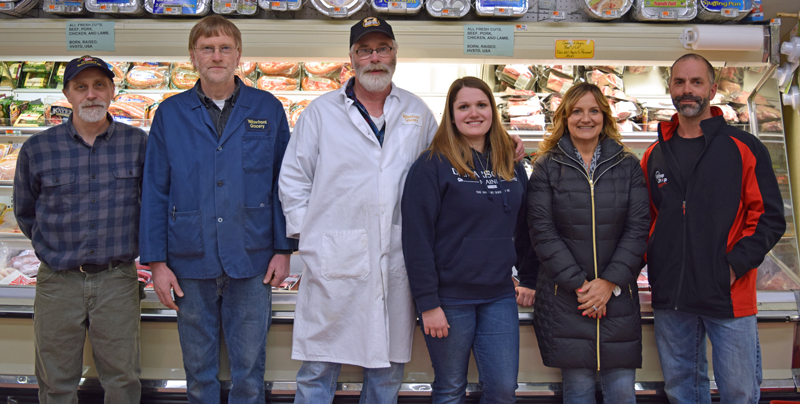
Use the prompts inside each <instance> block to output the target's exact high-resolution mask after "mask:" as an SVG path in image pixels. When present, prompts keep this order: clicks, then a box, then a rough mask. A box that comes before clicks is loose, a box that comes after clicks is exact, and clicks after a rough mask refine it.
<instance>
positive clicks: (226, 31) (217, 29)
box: [189, 14, 242, 52]
mask: <svg viewBox="0 0 800 404" xmlns="http://www.w3.org/2000/svg"><path fill="white" fill-rule="evenodd" d="M222 35H226V36H229V37H231V38H233V40H234V41H236V49H239V50H240V51H241V49H242V32H241V31H239V28H238V27H237V26H236V25H235V24H234V23H232V22H230V21H228V20H227V19H226V18H225V17H223V16H221V15H216V14H214V15H209V16H206V17H203V19H201V20H200V21H198V22H197V24H194V27H192V31H191V32H190V33H189V51H190V52H191V51H192V50H193V49H194V45H195V44H196V43H197V40H198V39H200V38H211V37H214V36H222Z"/></svg>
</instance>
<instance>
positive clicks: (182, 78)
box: [170, 64, 200, 90]
mask: <svg viewBox="0 0 800 404" xmlns="http://www.w3.org/2000/svg"><path fill="white" fill-rule="evenodd" d="M199 79H200V74H199V73H197V70H195V69H194V67H193V66H191V64H189V66H186V65H185V64H183V66H182V67H178V66H175V67H173V68H172V73H170V87H171V88H174V89H178V90H188V89H190V88H192V87H194V84H195V83H196V82H197V80H199Z"/></svg>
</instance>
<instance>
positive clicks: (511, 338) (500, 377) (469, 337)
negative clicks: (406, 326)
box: [420, 296, 519, 404]
mask: <svg viewBox="0 0 800 404" xmlns="http://www.w3.org/2000/svg"><path fill="white" fill-rule="evenodd" d="M442 310H444V315H445V317H447V323H448V324H449V325H450V329H449V330H448V335H447V337H444V338H433V337H431V336H430V335H426V336H425V343H426V344H427V345H428V352H429V353H430V355H431V363H432V364H433V372H434V380H433V386H432V387H433V391H432V394H431V401H432V402H433V403H434V404H444V403H463V402H464V401H465V400H466V397H467V371H468V370H469V355H470V351H472V353H473V354H474V355H475V363H476V364H477V366H478V378H479V381H480V384H481V388H482V390H483V395H482V396H481V401H480V402H481V403H482V404H489V403H513V402H515V401H516V399H515V397H514V392H515V391H516V389H517V374H518V372H519V315H518V311H517V301H516V299H515V298H514V296H509V297H505V298H502V299H499V300H495V301H493V302H489V303H483V304H465V305H453V306H446V305H445V306H442ZM421 318H422V316H420V319H421ZM420 322H421V320H420Z"/></svg>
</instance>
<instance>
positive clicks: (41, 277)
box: [36, 263, 58, 285]
mask: <svg viewBox="0 0 800 404" xmlns="http://www.w3.org/2000/svg"><path fill="white" fill-rule="evenodd" d="M56 275H58V274H57V273H56V271H53V269H52V268H50V267H49V266H47V265H46V264H44V263H42V264H40V265H39V272H38V273H37V274H36V284H37V285H40V284H43V283H45V282H47V281H49V280H51V279H53V278H55V277H56Z"/></svg>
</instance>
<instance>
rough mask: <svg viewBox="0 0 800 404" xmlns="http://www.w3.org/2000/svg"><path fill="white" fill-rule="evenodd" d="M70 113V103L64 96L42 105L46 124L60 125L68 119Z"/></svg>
mask: <svg viewBox="0 0 800 404" xmlns="http://www.w3.org/2000/svg"><path fill="white" fill-rule="evenodd" d="M70 114H72V104H70V103H69V101H67V99H66V98H62V99H60V100H58V101H55V102H53V103H52V104H50V105H45V107H44V119H45V122H46V124H47V125H49V126H55V125H60V124H62V123H64V122H66V121H67V119H69V116H70Z"/></svg>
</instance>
